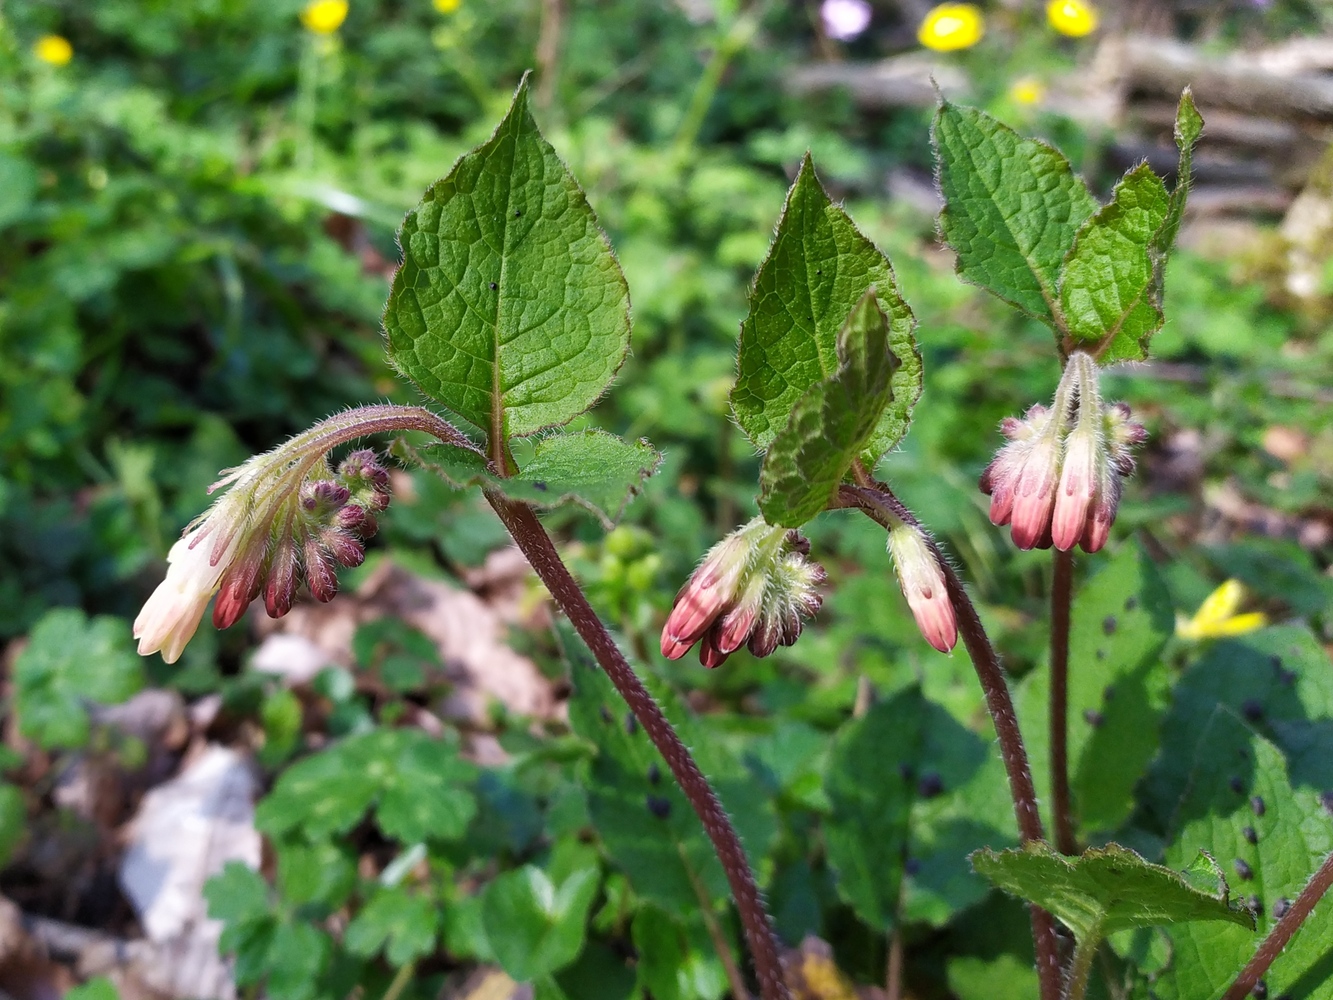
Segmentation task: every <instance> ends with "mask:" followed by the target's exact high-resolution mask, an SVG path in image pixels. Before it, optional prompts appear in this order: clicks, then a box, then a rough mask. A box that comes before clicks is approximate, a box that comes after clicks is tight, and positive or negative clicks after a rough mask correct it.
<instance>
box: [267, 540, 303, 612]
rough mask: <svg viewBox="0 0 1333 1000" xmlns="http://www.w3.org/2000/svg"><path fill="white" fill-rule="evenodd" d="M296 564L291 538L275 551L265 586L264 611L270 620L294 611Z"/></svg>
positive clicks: (294, 547) (282, 542)
mask: <svg viewBox="0 0 1333 1000" xmlns="http://www.w3.org/2000/svg"><path fill="white" fill-rule="evenodd" d="M296 562H297V560H296V545H295V543H294V542H293V541H292V540H291V539H290V538H287V539H283V540H282V541H281V542H279V543H278V546H277V548H276V549H274V552H273V559H272V561H271V562H270V563H269V569H268V580H267V582H266V583H265V584H264V610H266V611H267V612H268V616H269V617H270V618H281V617H282V616H283V615H285V614H286V613H287V612H288V611H290V610H291V609H292V602H293V601H294V600H296V578H297V565H296Z"/></svg>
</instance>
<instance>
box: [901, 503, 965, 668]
mask: <svg viewBox="0 0 1333 1000" xmlns="http://www.w3.org/2000/svg"><path fill="white" fill-rule="evenodd" d="M889 553H890V554H891V555H892V556H893V565H894V570H895V571H896V572H897V575H898V585H899V586H900V587H901V588H902V591H903V596H904V597H906V598H907V606H908V607H909V608H911V609H912V617H913V618H915V619H916V625H917V628H918V629H920V630H921V635H922V637H924V638H925V640H926V642H928V643H930V644H931V645H932V646H934V647H935V648H936V649H938V650H939V651H940V652H941V653H947V652H949V651H950V650H951V649H953V647H954V646H955V645H957V643H958V621H957V619H956V618H955V617H954V610H953V603H952V602H951V601H950V600H949V593H948V589H947V587H946V586H945V583H944V573H943V571H942V570H941V569H940V564H939V562H938V561H937V560H936V558H935V552H934V550H933V549H932V548H931V546H930V544H929V542H928V540H927V538H926V534H925V532H924V530H922V529H921V528H918V527H914V526H913V525H910V524H903V523H900V524H898V526H897V527H895V528H893V529H892V530H891V531H890V532H889Z"/></svg>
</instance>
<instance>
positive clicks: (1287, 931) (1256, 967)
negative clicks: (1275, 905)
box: [1222, 854, 1333, 1000]
mask: <svg viewBox="0 0 1333 1000" xmlns="http://www.w3.org/2000/svg"><path fill="white" fill-rule="evenodd" d="M1330 886H1333V854H1330V855H1329V856H1328V857H1326V858H1325V859H1324V863H1323V864H1322V865H1320V866H1319V869H1318V870H1317V871H1316V872H1315V873H1314V874H1313V875H1311V876H1310V881H1309V882H1306V883H1305V888H1304V889H1302V890H1301V894H1300V895H1299V896H1297V897H1296V901H1295V902H1294V903H1292V904H1291V908H1290V909H1288V910H1287V912H1286V913H1284V914H1283V915H1282V919H1281V920H1279V921H1278V922H1277V926H1275V927H1274V928H1273V929H1272V930H1271V931H1269V932H1268V937H1266V938H1264V940H1263V943H1262V944H1260V945H1259V950H1258V951H1256V952H1255V953H1254V957H1253V958H1251V959H1250V961H1249V962H1248V963H1247V964H1246V966H1245V968H1243V969H1241V970H1240V975H1239V976H1237V977H1236V981H1235V982H1234V983H1232V984H1231V988H1230V989H1229V990H1227V991H1226V993H1224V994H1223V995H1222V1000H1244V998H1245V997H1247V996H1249V995H1250V993H1251V991H1252V990H1253V989H1254V987H1255V984H1256V983H1258V982H1259V980H1260V979H1261V978H1262V977H1263V974H1264V973H1265V972H1267V971H1268V967H1269V966H1270V965H1272V964H1273V962H1274V960H1275V959H1276V958H1277V957H1278V956H1279V955H1281V954H1282V950H1283V949H1284V948H1286V947H1287V944H1288V943H1289V942H1290V941H1291V939H1292V936H1293V935H1295V933H1296V932H1297V931H1298V930H1300V927H1301V924H1303V923H1305V921H1306V919H1307V918H1308V917H1309V916H1310V914H1311V913H1313V912H1314V908H1315V904H1317V903H1318V902H1319V900H1320V899H1322V898H1323V896H1324V893H1326V892H1328V890H1329V887H1330Z"/></svg>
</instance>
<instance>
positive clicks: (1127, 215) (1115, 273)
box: [1060, 163, 1170, 364]
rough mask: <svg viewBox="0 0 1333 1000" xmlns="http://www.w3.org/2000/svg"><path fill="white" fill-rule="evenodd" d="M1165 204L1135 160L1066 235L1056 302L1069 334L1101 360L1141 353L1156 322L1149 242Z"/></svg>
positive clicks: (1154, 262)
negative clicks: (1070, 241)
mask: <svg viewBox="0 0 1333 1000" xmlns="http://www.w3.org/2000/svg"><path fill="white" fill-rule="evenodd" d="M1169 204H1170V196H1169V195H1168V194H1167V193H1166V185H1165V184H1163V183H1162V179H1161V178H1160V177H1158V176H1157V175H1156V174H1155V173H1153V172H1152V168H1150V167H1149V166H1148V164H1147V163H1141V164H1139V165H1138V166H1137V167H1134V168H1133V169H1132V170H1130V171H1129V172H1128V173H1126V174H1125V176H1124V177H1122V178H1120V181H1119V182H1118V183H1117V184H1116V186H1115V191H1114V192H1113V194H1112V196H1111V201H1110V203H1109V204H1107V205H1105V206H1103V207H1102V208H1101V209H1100V210H1099V211H1098V212H1097V214H1096V215H1094V216H1093V217H1092V218H1090V219H1088V221H1087V222H1085V223H1084V224H1083V227H1082V228H1081V229H1080V230H1079V231H1078V235H1077V236H1075V237H1074V245H1073V247H1072V248H1071V249H1070V251H1069V255H1068V257H1067V258H1066V260H1065V266H1064V268H1063V269H1062V271H1061V273H1060V304H1061V308H1062V309H1063V312H1064V319H1065V324H1066V328H1067V330H1068V332H1069V336H1070V339H1071V340H1072V341H1073V342H1074V343H1075V344H1077V345H1078V346H1080V347H1082V348H1083V349H1085V350H1087V351H1088V352H1089V353H1091V354H1092V355H1093V356H1094V357H1096V358H1098V360H1100V361H1101V362H1102V363H1103V364H1110V363H1111V362H1113V361H1127V360H1135V361H1141V360H1143V359H1144V358H1146V357H1147V356H1148V339H1149V338H1150V337H1151V336H1152V335H1153V334H1154V333H1156V332H1157V331H1158V330H1160V329H1161V328H1162V322H1163V316H1162V305H1161V299H1160V295H1159V294H1158V291H1159V289H1160V286H1161V268H1162V263H1163V261H1162V260H1161V259H1160V256H1159V255H1158V254H1157V252H1156V250H1155V249H1154V247H1155V244H1156V241H1157V238H1158V233H1159V232H1160V230H1161V228H1162V226H1163V225H1164V223H1165V221H1166V217H1167V212H1168V209H1169Z"/></svg>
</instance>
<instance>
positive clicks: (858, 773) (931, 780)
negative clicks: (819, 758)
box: [824, 687, 1016, 930]
mask: <svg viewBox="0 0 1333 1000" xmlns="http://www.w3.org/2000/svg"><path fill="white" fill-rule="evenodd" d="M825 788H826V791H827V793H828V798H829V802H830V808H829V816H828V818H827V819H826V821H825V827H824V839H825V844H826V847H827V850H828V856H829V863H830V865H831V866H832V867H833V869H834V872H835V874H836V884H837V888H838V894H839V895H840V896H841V897H842V898H843V899H845V900H846V901H847V902H848V903H849V904H851V906H852V908H853V909H854V910H855V911H856V914H857V916H858V917H860V918H861V919H862V920H863V921H865V922H866V923H867V924H869V925H870V926H871V927H874V928H876V929H877V930H887V929H888V928H889V927H892V926H893V925H894V923H895V922H896V921H897V920H898V919H899V918H900V917H901V919H902V920H905V921H920V922H925V923H930V924H932V925H936V926H941V925H943V924H945V923H947V922H948V921H949V919H950V917H951V916H952V915H953V914H954V913H956V912H958V911H959V910H962V909H964V908H966V907H968V906H971V905H972V904H974V903H977V902H978V901H979V900H980V899H981V897H982V896H984V895H985V886H984V885H983V884H982V883H981V882H980V881H979V880H977V879H974V878H970V877H969V876H968V874H967V872H966V871H964V870H962V869H960V868H959V865H958V859H959V858H960V857H963V856H965V855H966V854H967V853H968V852H969V851H971V850H975V849H976V848H978V847H980V846H982V845H985V844H997V843H999V844H1004V843H1013V842H1014V840H1015V839H1016V835H1015V832H1014V829H1013V827H1014V820H1013V815H1012V811H1011V809H1012V807H1011V805H1010V803H1009V799H1008V795H1007V787H1006V784H1005V779H1004V772H1003V768H1002V766H1001V764H1000V762H999V760H998V759H997V758H996V757H995V755H994V753H992V752H991V751H990V750H989V749H988V745H987V743H986V742H985V741H983V739H982V738H981V737H980V736H978V735H977V734H976V733H974V732H972V731H971V730H969V729H966V728H964V727H963V726H962V725H960V724H959V723H958V722H957V721H956V720H955V719H954V718H953V717H952V716H951V715H949V713H948V712H947V711H945V710H944V709H943V708H942V707H941V706H940V705H938V704H936V703H935V702H932V701H930V700H928V699H926V698H924V697H923V696H922V694H921V692H920V690H919V689H917V688H916V687H909V688H907V689H904V690H903V691H900V692H898V693H897V694H895V695H894V696H893V697H892V698H890V699H889V700H888V701H885V702H881V703H879V704H876V705H874V706H872V707H871V708H870V709H869V711H867V712H866V714H865V715H864V716H862V717H861V718H860V719H855V720H852V721H851V722H848V723H847V724H846V725H845V726H844V727H843V728H842V730H841V731H840V732H839V733H838V736H837V738H836V740H835V743H834V749H833V751H832V753H831V754H830V756H829V764H828V769H827V772H826V776H825ZM909 859H910V862H911V872H912V873H911V874H910V875H907V876H906V878H905V879H904V871H905V870H906V865H907V862H908V861H909ZM900 883H901V884H902V889H901V892H900V890H899V886H900ZM900 898H901V904H900V902H899V900H900ZM900 907H901V913H900V912H899V911H900Z"/></svg>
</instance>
